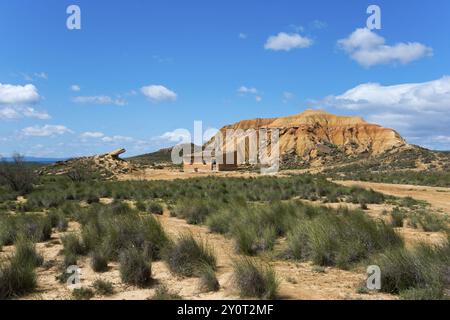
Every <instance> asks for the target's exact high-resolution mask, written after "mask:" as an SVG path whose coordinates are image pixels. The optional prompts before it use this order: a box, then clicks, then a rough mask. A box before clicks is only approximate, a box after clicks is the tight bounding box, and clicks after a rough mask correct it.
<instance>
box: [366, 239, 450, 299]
mask: <svg viewBox="0 0 450 320" xmlns="http://www.w3.org/2000/svg"><path fill="white" fill-rule="evenodd" d="M449 263H450V245H449V243H448V242H447V243H446V244H445V245H442V246H431V245H426V244H420V245H418V246H417V247H416V248H414V249H413V250H412V251H408V250H406V249H404V248H396V249H391V250H387V251H386V252H384V253H383V254H380V255H379V256H378V257H376V258H375V259H374V264H376V265H378V266H379V267H380V268H381V270H382V273H381V285H382V287H381V290H382V291H383V292H388V293H400V294H403V296H404V297H407V298H413V297H416V298H419V296H425V295H428V296H430V294H431V295H432V296H434V297H439V298H442V297H443V296H444V288H445V287H446V286H448V285H449V284H450V279H449V276H448V272H449V270H448V265H449Z"/></svg>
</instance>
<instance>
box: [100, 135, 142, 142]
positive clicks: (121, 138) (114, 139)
mask: <svg viewBox="0 0 450 320" xmlns="http://www.w3.org/2000/svg"><path fill="white" fill-rule="evenodd" d="M101 140H102V141H103V142H107V143H124V142H132V141H133V140H134V139H133V138H131V137H125V136H111V137H108V136H106V137H103V138H102V139H101Z"/></svg>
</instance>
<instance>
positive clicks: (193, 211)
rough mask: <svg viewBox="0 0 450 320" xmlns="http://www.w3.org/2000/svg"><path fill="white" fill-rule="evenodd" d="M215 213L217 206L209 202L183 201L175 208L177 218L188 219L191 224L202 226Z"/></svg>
mask: <svg viewBox="0 0 450 320" xmlns="http://www.w3.org/2000/svg"><path fill="white" fill-rule="evenodd" d="M214 211H215V206H214V205H213V204H212V203H210V202H207V201H203V200H193V199H182V200H180V201H179V202H178V203H177V205H176V206H175V208H174V212H175V214H176V216H177V217H179V218H183V219H186V221H187V222H188V223H189V224H202V223H204V222H205V220H206V218H207V217H208V216H209V215H210V214H211V213H212V212H214Z"/></svg>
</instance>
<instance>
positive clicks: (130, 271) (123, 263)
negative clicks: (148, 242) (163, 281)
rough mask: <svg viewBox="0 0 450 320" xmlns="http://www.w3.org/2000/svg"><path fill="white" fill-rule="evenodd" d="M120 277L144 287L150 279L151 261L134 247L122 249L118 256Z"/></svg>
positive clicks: (126, 281)
mask: <svg viewBox="0 0 450 320" xmlns="http://www.w3.org/2000/svg"><path fill="white" fill-rule="evenodd" d="M119 263H120V267H119V270H120V277H121V279H122V281H123V282H125V283H128V284H132V285H136V286H140V287H145V286H147V285H149V284H150V281H151V280H152V269H151V262H150V261H149V260H148V259H147V258H146V257H145V255H144V254H143V253H142V252H141V251H139V250H138V249H136V248H133V247H131V248H128V249H125V250H123V251H122V252H121V253H120V256H119Z"/></svg>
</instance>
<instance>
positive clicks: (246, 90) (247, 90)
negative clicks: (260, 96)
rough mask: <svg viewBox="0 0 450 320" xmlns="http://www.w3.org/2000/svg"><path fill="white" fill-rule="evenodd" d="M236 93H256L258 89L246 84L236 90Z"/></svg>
mask: <svg viewBox="0 0 450 320" xmlns="http://www.w3.org/2000/svg"><path fill="white" fill-rule="evenodd" d="M237 92H238V93H242V94H246V93H250V94H257V93H258V90H257V89H256V88H250V87H246V86H241V87H240V88H239V89H238V90H237Z"/></svg>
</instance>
